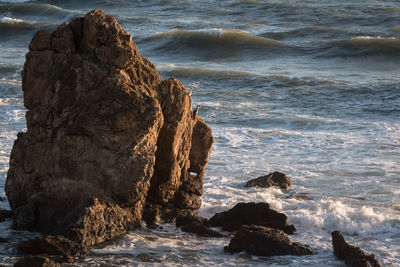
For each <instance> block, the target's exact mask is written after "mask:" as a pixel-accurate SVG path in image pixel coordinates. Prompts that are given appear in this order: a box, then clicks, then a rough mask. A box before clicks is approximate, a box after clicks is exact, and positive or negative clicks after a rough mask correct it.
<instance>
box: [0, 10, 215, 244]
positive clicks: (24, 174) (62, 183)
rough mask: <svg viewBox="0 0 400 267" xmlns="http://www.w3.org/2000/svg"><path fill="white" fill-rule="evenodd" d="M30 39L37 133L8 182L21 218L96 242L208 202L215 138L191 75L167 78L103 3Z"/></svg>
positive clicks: (29, 97) (29, 80) (18, 146)
mask: <svg viewBox="0 0 400 267" xmlns="http://www.w3.org/2000/svg"><path fill="white" fill-rule="evenodd" d="M29 49H30V52H29V53H28V54H27V55H26V62H25V66H24V70H23V73H22V78H23V79H22V88H23V90H24V105H25V107H26V108H27V109H28V112H27V114H26V121H27V132H26V133H19V134H18V138H17V140H16V141H15V143H14V147H13V150H12V152H11V158H10V169H9V172H8V175H7V181H6V188H5V190H6V194H7V197H8V199H9V203H10V206H11V208H12V210H13V211H14V226H15V227H16V228H20V229H21V228H25V229H30V230H37V231H41V232H45V233H50V234H63V235H66V236H68V237H70V238H72V239H73V240H75V241H77V242H79V243H81V244H84V245H93V244H96V243H98V242H102V241H104V240H107V239H110V238H113V237H114V236H117V235H120V234H122V233H124V232H126V231H127V230H129V229H132V228H135V227H138V226H139V225H140V224H141V221H142V217H144V218H145V219H146V220H148V221H149V222H151V223H157V222H159V221H163V220H165V221H172V220H174V218H175V217H176V216H177V215H180V214H195V213H196V211H197V209H198V208H199V207H200V204H201V201H200V195H201V194H202V184H203V176H204V168H205V166H206V165H207V160H208V156H209V153H210V150H211V145H212V142H213V138H212V135H211V130H210V128H209V127H208V126H207V125H206V124H205V123H204V122H203V121H202V120H201V119H200V118H196V117H193V115H192V103H191V99H190V96H189V94H188V93H187V91H186V88H185V87H184V85H183V84H181V83H180V82H179V81H178V80H175V79H168V80H165V81H163V80H162V78H161V76H160V75H159V74H158V72H157V70H156V69H155V67H154V65H153V64H152V63H151V62H150V61H148V60H147V59H146V58H144V57H142V56H141V55H140V54H139V53H138V51H137V48H136V45H135V44H134V43H133V41H132V38H131V36H130V35H129V34H128V33H127V32H126V31H125V30H123V29H122V28H121V26H120V25H119V24H118V23H117V21H116V20H115V19H114V17H112V16H108V15H105V14H104V13H103V12H102V11H101V10H93V11H92V12H89V13H88V14H87V15H86V16H85V17H83V18H77V19H74V20H73V21H71V22H70V23H69V24H62V25H61V26H59V27H58V29H57V30H55V31H54V32H53V33H48V32H46V31H43V30H40V31H38V32H37V33H36V34H35V36H34V37H33V39H32V42H31V44H30V46H29ZM190 172H194V173H195V174H196V175H191V174H190ZM143 215H144V216H143Z"/></svg>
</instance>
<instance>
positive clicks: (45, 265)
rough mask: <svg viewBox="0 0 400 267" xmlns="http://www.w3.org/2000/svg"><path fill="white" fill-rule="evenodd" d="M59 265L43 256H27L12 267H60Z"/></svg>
mask: <svg viewBox="0 0 400 267" xmlns="http://www.w3.org/2000/svg"><path fill="white" fill-rule="evenodd" d="M60 266H61V265H60V264H59V263H58V262H56V261H53V260H52V259H49V258H47V257H44V256H28V257H25V258H22V259H21V260H19V261H17V262H16V263H15V264H14V267H60Z"/></svg>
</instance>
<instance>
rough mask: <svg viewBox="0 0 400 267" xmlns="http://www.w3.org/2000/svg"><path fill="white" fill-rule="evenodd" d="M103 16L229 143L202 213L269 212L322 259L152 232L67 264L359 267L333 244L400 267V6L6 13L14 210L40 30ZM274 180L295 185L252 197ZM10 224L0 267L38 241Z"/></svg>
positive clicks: (40, 5) (6, 138)
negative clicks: (24, 77) (337, 235)
mask: <svg viewBox="0 0 400 267" xmlns="http://www.w3.org/2000/svg"><path fill="white" fill-rule="evenodd" d="M94 8H100V9H102V10H104V11H105V12H106V13H108V14H112V15H114V16H115V17H116V19H117V21H118V22H119V23H120V24H121V25H122V27H123V28H125V29H126V30H128V31H129V33H130V34H131V35H132V36H133V40H134V42H136V44H137V45H138V48H139V52H140V53H141V54H142V55H144V56H145V57H147V58H148V59H150V60H151V61H152V62H153V63H154V64H155V65H156V67H157V69H158V71H159V72H160V73H161V75H162V76H163V77H164V78H168V77H176V78H178V79H179V80H181V81H182V82H183V83H184V84H185V85H186V87H187V89H188V91H191V92H192V101H193V106H194V107H199V113H198V114H199V116H200V117H202V118H204V120H205V121H206V122H207V123H208V125H210V127H211V128H212V131H213V135H214V138H215V142H214V145H213V148H212V153H211V156H210V160H209V164H208V166H207V169H206V175H205V178H204V194H203V196H202V201H203V202H202V206H201V208H200V210H199V215H201V216H204V217H207V218H209V217H211V216H212V215H213V214H215V213H216V212H221V211H224V210H227V209H229V208H231V207H233V206H234V205H235V204H236V203H238V202H268V203H270V204H271V206H272V207H273V208H274V209H276V210H277V211H279V212H283V213H285V214H287V215H288V217H289V220H290V222H291V223H293V224H295V225H296V227H297V229H298V231H297V233H296V234H295V235H292V236H290V239H291V240H292V241H294V242H301V243H304V244H307V245H310V246H313V247H315V248H316V249H317V254H315V255H311V256H301V257H298V256H279V257H256V256H252V255H249V254H247V253H239V254H234V255H231V254H227V253H224V251H223V248H224V246H226V245H228V243H229V237H228V233H226V235H227V237H224V238H203V237H196V236H194V235H191V234H188V233H183V232H181V231H180V230H179V229H176V227H175V226H174V225H173V224H165V225H161V226H162V229H161V228H160V229H155V230H150V229H147V228H146V227H143V228H141V229H138V230H135V231H132V232H130V233H128V234H126V235H125V236H123V237H121V238H118V239H115V240H112V241H108V242H106V243H104V244H101V245H99V246H96V247H94V248H92V249H91V251H90V255H89V256H88V257H87V258H85V259H82V260H80V261H78V262H76V263H74V264H66V265H64V266H345V264H344V262H342V261H339V260H338V259H337V258H335V256H334V254H333V248H332V245H331V232H332V231H335V230H339V231H341V232H342V233H343V234H344V236H345V238H346V240H347V241H348V242H350V243H352V244H354V245H357V246H360V247H361V248H362V249H363V250H365V251H366V252H368V253H374V254H375V255H376V257H377V259H378V260H379V261H380V263H381V264H382V266H393V267H394V266H400V2H399V1H398V0H396V1H394V0H380V1H378V0H337V1H331V0H319V1H315V0H292V1H289V0H264V1H263V0H260V1H257V0H237V1H235V0H218V1H217V0H214V1H211V0H91V1H81V0H71V1H59V0H49V1H45V0H43V1H42V0H37V1H18V0H16V1H11V0H8V1H2V0H1V1H0V197H1V198H3V199H4V200H3V201H2V202H0V208H4V209H8V208H9V206H8V203H7V199H6V195H5V192H4V184H5V180H6V176H7V170H8V168H9V156H10V152H11V149H12V146H13V142H14V140H15V139H16V136H17V133H18V132H21V131H25V130H26V122H25V112H26V109H25V108H24V105H23V92H22V90H21V70H22V68H23V64H24V61H25V54H26V53H27V51H28V49H27V48H28V45H29V43H30V40H31V39H32V37H33V35H34V33H35V32H36V31H37V30H38V29H45V30H49V31H52V30H54V29H55V28H56V27H57V25H59V24H61V23H63V22H66V21H69V20H71V19H72V18H75V17H79V16H84V15H85V13H87V12H88V11H90V10H92V9H94ZM273 171H280V172H283V173H285V174H286V175H288V176H289V177H290V178H291V181H292V187H291V188H290V189H288V190H281V189H278V188H267V189H265V188H246V187H244V185H245V183H246V181H248V180H250V179H253V178H256V177H258V176H261V175H266V174H268V173H270V172H273ZM11 225H12V222H11V220H6V221H4V222H1V223H0V237H3V238H6V239H8V240H9V242H8V243H2V244H0V264H5V265H10V264H12V263H13V262H15V261H16V260H17V259H18V257H19V256H18V255H17V253H16V250H15V245H16V244H17V243H18V242H20V241H22V240H25V239H27V238H32V237H34V236H37V235H38V234H37V233H30V232H25V231H15V230H12V229H11Z"/></svg>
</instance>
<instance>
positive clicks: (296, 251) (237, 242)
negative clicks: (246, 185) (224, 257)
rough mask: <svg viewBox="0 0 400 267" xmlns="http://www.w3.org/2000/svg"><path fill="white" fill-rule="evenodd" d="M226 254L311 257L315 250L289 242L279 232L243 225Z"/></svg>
mask: <svg viewBox="0 0 400 267" xmlns="http://www.w3.org/2000/svg"><path fill="white" fill-rule="evenodd" d="M225 251H227V252H232V253H234V252H240V251H246V252H247V253H250V254H253V255H257V256H280V255H298V256H301V255H311V254H314V253H315V249H314V248H311V247H309V246H307V245H302V244H299V243H295V242H291V241H290V240H289V238H288V236H287V235H286V234H285V233H284V232H283V231H281V230H278V229H273V228H268V227H263V226H256V225H243V226H241V227H240V228H239V229H238V231H237V232H236V233H235V234H234V236H233V237H232V239H231V241H230V243H229V246H227V247H225Z"/></svg>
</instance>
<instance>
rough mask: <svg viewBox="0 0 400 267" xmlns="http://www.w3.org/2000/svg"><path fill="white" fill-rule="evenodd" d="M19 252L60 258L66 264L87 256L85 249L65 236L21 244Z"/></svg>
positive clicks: (47, 237)
mask: <svg viewBox="0 0 400 267" xmlns="http://www.w3.org/2000/svg"><path fill="white" fill-rule="evenodd" d="M17 250H18V252H19V253H21V254H32V255H40V254H47V255H54V256H59V257H60V261H66V262H73V259H74V258H80V257H83V256H85V255H86V254H87V250H86V249H85V248H84V247H82V246H81V245H79V244H78V243H76V242H74V241H71V240H69V239H68V238H66V237H64V236H46V237H38V238H35V239H32V240H27V241H25V242H23V243H21V244H19V245H18V246H17Z"/></svg>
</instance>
